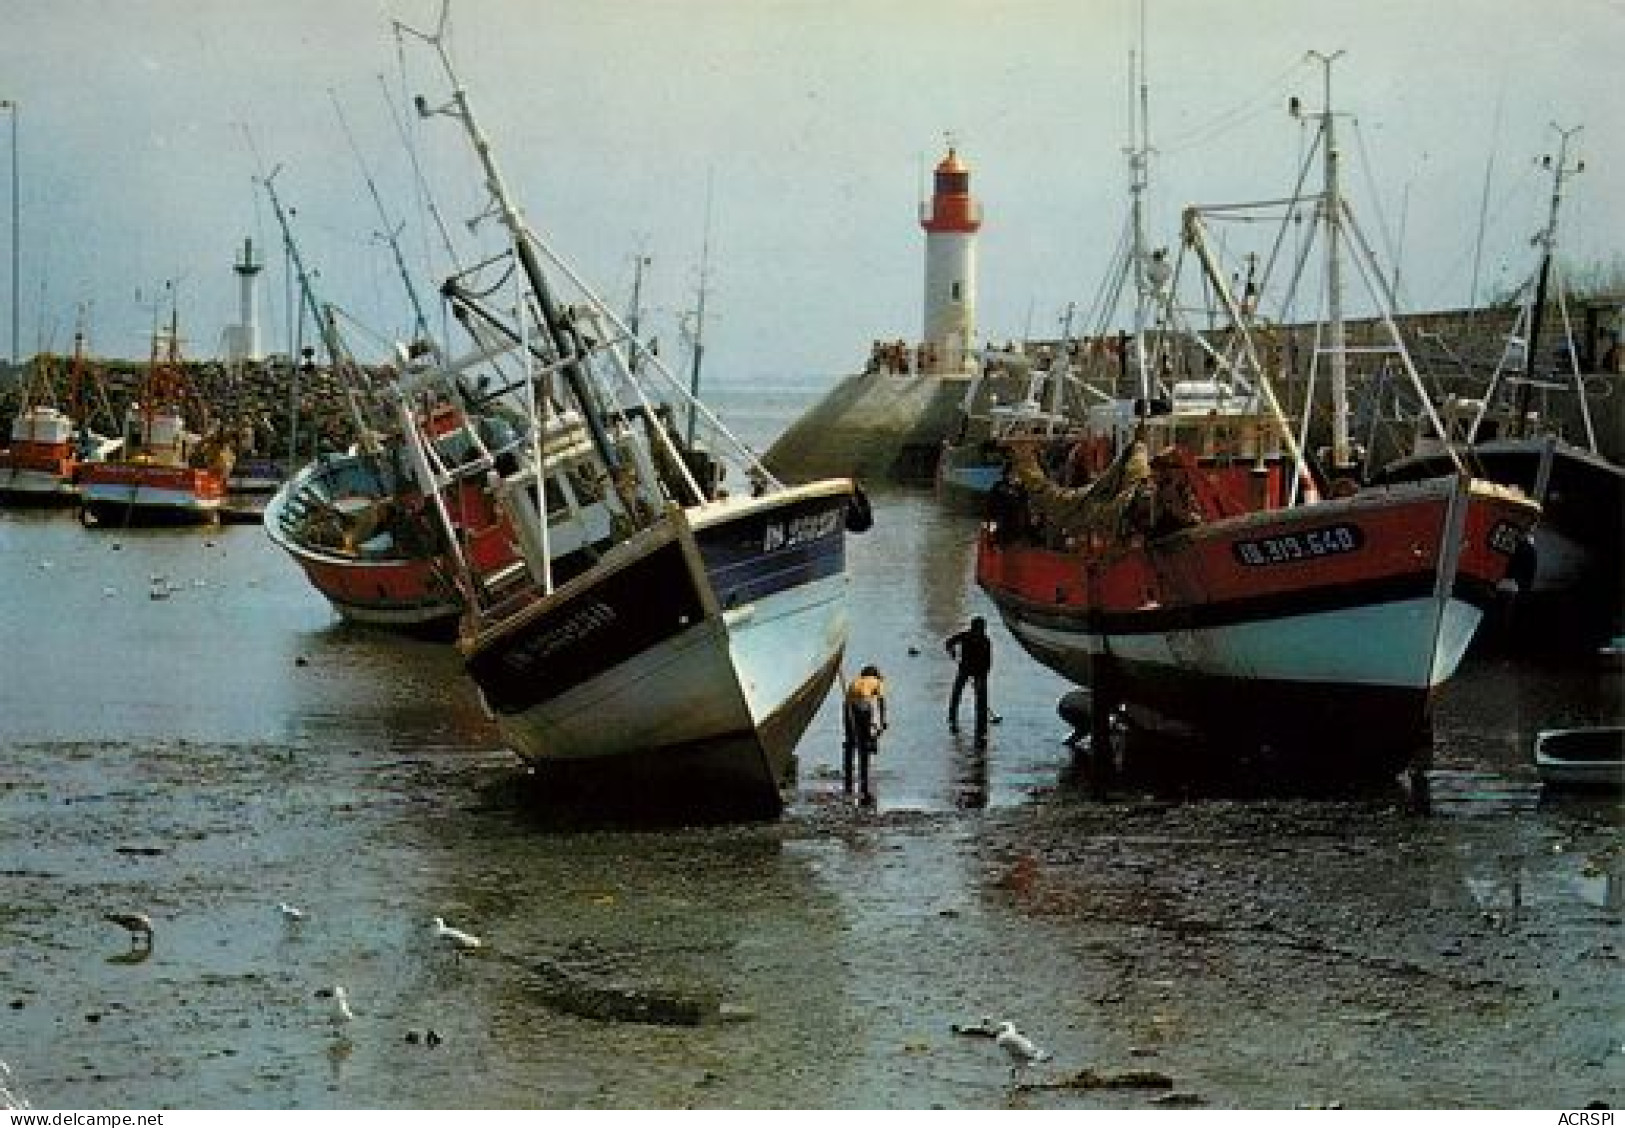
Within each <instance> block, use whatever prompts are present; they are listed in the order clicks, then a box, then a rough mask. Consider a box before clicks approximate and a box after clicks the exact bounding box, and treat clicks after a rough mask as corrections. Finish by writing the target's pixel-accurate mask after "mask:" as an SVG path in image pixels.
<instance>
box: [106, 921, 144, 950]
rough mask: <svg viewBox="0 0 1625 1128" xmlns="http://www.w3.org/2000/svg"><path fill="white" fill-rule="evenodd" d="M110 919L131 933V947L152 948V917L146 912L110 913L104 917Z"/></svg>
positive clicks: (132, 948)
mask: <svg viewBox="0 0 1625 1128" xmlns="http://www.w3.org/2000/svg"><path fill="white" fill-rule="evenodd" d="M103 919H105V920H110V921H112V922H113V923H114V924H116V925H118V926H119V927H120V928H122V929H124V931H126V932H128V933H129V934H130V948H131V950H134V949H136V948H142V947H145V948H146V949H147V950H148V951H149V952H150V951H151V950H152V918H151V917H149V916H148V915H147V914H146V913H108V914H106V916H105V917H104V918H103Z"/></svg>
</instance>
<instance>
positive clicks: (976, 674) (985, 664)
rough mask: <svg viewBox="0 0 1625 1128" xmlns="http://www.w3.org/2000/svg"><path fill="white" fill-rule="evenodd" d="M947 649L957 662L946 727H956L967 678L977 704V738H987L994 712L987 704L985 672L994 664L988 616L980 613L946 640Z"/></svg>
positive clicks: (955, 730) (985, 739) (982, 741)
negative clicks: (985, 616) (989, 722)
mask: <svg viewBox="0 0 1625 1128" xmlns="http://www.w3.org/2000/svg"><path fill="white" fill-rule="evenodd" d="M946 645H947V648H948V653H949V654H950V655H951V656H952V657H953V658H954V659H956V660H957V661H958V662H959V669H958V671H957V672H956V673H955V674H954V688H953V692H952V693H951V694H950V695H949V697H948V730H949V731H950V732H958V731H959V700H960V698H961V697H963V696H964V693H965V683H966V682H969V683H970V686H971V692H972V693H973V694H974V695H975V704H976V740H977V743H985V742H986V741H987V724H988V721H989V720H990V719H992V716H993V714H992V713H991V712H990V711H989V710H988V706H987V675H988V671H989V670H991V669H992V668H993V641H992V640H991V639H990V638H988V637H987V620H986V619H984V618H982V617H981V616H980V615H978V616H976V617H975V618H974V619H972V620H971V621H970V626H969V627H967V628H966V629H965V630H962V631H960V632H959V633H958V634H955V635H951V636H949V638H948V641H947V644H946Z"/></svg>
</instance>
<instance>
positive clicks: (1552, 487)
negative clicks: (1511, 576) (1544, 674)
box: [1372, 131, 1625, 649]
mask: <svg viewBox="0 0 1625 1128" xmlns="http://www.w3.org/2000/svg"><path fill="white" fill-rule="evenodd" d="M1572 132H1573V131H1568V132H1563V133H1562V134H1561V143H1560V145H1559V148H1558V154H1557V157H1556V160H1555V161H1550V164H1551V168H1552V173H1553V185H1552V195H1551V204H1550V209H1549V211H1548V214H1547V219H1546V224H1545V226H1544V228H1543V229H1542V230H1541V232H1540V233H1539V234H1537V235H1536V237H1535V240H1534V242H1535V244H1536V245H1537V246H1538V247H1539V248H1540V261H1539V265H1538V267H1537V269H1536V271H1535V274H1534V277H1533V279H1532V282H1533V284H1532V285H1531V286H1529V287H1526V288H1525V290H1524V293H1525V303H1524V305H1523V307H1522V309H1521V310H1520V312H1519V315H1518V319H1517V322H1516V323H1515V324H1514V326H1513V328H1512V331H1511V333H1510V334H1509V335H1508V338H1507V341H1506V346H1505V348H1504V350H1503V351H1502V354H1501V358H1500V360H1499V362H1498V363H1497V364H1496V366H1495V369H1494V371H1493V372H1492V373H1491V374H1490V377H1489V380H1488V383H1487V386H1486V388H1485V390H1484V392H1483V394H1482V396H1479V397H1475V398H1467V399H1461V398H1452V399H1450V400H1448V401H1447V402H1446V403H1444V404H1442V405H1441V407H1440V411H1439V418H1440V420H1441V421H1442V425H1443V430H1439V429H1435V427H1434V426H1433V425H1432V423H1431V421H1429V420H1428V419H1427V418H1426V417H1425V416H1422V417H1419V418H1418V420H1417V427H1416V434H1415V436H1414V438H1413V441H1412V445H1411V449H1410V451H1409V452H1408V453H1407V454H1406V455H1405V456H1403V457H1401V458H1398V459H1395V460H1394V461H1392V462H1389V463H1388V464H1387V465H1385V466H1383V467H1382V468H1381V469H1380V470H1378V471H1377V472H1376V473H1375V474H1373V476H1372V479H1373V481H1376V482H1404V481H1417V480H1420V479H1423V478H1428V477H1432V476H1436V475H1440V474H1447V473H1452V472H1453V469H1454V468H1453V460H1456V459H1460V460H1462V461H1465V462H1466V463H1467V464H1468V465H1469V466H1471V467H1472V468H1473V470H1474V472H1475V473H1478V474H1480V475H1481V476H1483V477H1485V478H1488V479H1489V480H1491V481H1494V482H1501V483H1504V484H1506V485H1511V486H1516V487H1518V488H1519V489H1521V490H1523V491H1524V492H1525V493H1526V494H1528V495H1529V496H1530V497H1532V498H1533V499H1535V500H1536V501H1538V502H1539V503H1540V504H1541V506H1542V515H1541V520H1540V524H1539V525H1538V526H1537V527H1536V529H1535V531H1534V537H1533V541H1532V544H1531V546H1530V553H1529V555H1530V558H1529V560H1528V561H1527V562H1526V565H1525V567H1523V568H1522V569H1521V574H1520V575H1519V577H1518V580H1519V586H1520V589H1521V590H1520V597H1519V599H1518V601H1517V604H1516V605H1515V606H1514V607H1513V608H1512V612H1513V613H1512V615H1510V616H1508V617H1506V621H1505V622H1504V623H1502V624H1499V626H1501V627H1505V628H1510V630H1503V631H1501V632H1500V633H1501V634H1502V635H1505V636H1510V639H1511V641H1513V642H1514V643H1515V644H1520V645H1525V646H1529V645H1533V646H1535V647H1539V648H1551V649H1574V648H1578V649H1589V648H1591V647H1595V646H1596V645H1597V644H1598V643H1600V642H1602V641H1603V640H1605V639H1607V638H1609V637H1611V636H1613V635H1615V634H1618V633H1619V632H1621V631H1622V630H1625V551H1622V537H1625V467H1622V466H1620V465H1619V464H1618V463H1616V462H1613V461H1611V460H1610V459H1609V458H1607V457H1605V456H1604V455H1603V453H1602V452H1601V450H1600V448H1599V446H1598V442H1597V433H1596V427H1595V425H1594V424H1593V421H1592V417H1591V410H1590V404H1589V397H1588V394H1587V391H1586V387H1585V378H1584V376H1583V375H1582V374H1581V371H1580V366H1579V359H1578V357H1579V351H1578V350H1577V349H1575V348H1574V347H1573V334H1572V332H1571V331H1570V325H1569V318H1568V308H1567V305H1566V303H1565V300H1564V288H1563V286H1562V283H1561V279H1560V278H1559V277H1558V276H1557V262H1556V248H1557V235H1558V215H1559V208H1560V204H1561V202H1562V198H1563V183H1564V180H1565V179H1566V178H1567V177H1568V176H1570V175H1573V174H1574V172H1576V171H1577V167H1578V166H1571V165H1570V164H1569V157H1568V142H1569V139H1570V136H1571V134H1572ZM1554 292H1555V294H1556V299H1557V300H1556V302H1555V303H1552V304H1555V305H1556V306H1557V307H1558V310H1559V312H1560V314H1561V317H1562V321H1563V325H1562V329H1563V334H1562V337H1563V343H1562V347H1561V348H1559V349H1558V350H1556V355H1555V357H1554V356H1552V355H1550V354H1548V353H1546V352H1545V351H1544V350H1543V349H1542V340H1543V335H1544V332H1545V327H1544V324H1543V322H1544V320H1545V316H1546V310H1547V306H1548V304H1549V302H1548V299H1549V297H1550V296H1551V295H1552V294H1553V293H1554ZM1554 368H1556V369H1557V370H1556V371H1554V370H1553V369H1554ZM1565 369H1566V371H1564V370H1565ZM1537 394H1539V395H1540V396H1541V398H1542V400H1546V399H1548V397H1551V396H1554V395H1558V396H1572V397H1573V398H1574V402H1575V403H1576V404H1577V405H1578V411H1577V412H1576V413H1575V414H1577V415H1578V418H1579V421H1580V426H1581V428H1582V429H1583V432H1584V433H1583V435H1580V436H1578V441H1573V440H1571V439H1570V437H1568V436H1567V435H1564V434H1563V433H1562V432H1561V430H1560V429H1559V428H1558V427H1557V426H1556V425H1555V424H1554V423H1553V422H1552V417H1551V414H1550V413H1548V412H1542V411H1539V410H1536V407H1535V396H1536V395H1537Z"/></svg>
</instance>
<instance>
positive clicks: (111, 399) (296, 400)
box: [0, 355, 376, 457]
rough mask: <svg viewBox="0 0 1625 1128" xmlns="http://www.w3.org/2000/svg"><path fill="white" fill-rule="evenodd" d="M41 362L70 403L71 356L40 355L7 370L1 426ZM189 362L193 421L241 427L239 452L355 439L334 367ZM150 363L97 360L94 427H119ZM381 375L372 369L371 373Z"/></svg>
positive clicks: (1, 378)
mask: <svg viewBox="0 0 1625 1128" xmlns="http://www.w3.org/2000/svg"><path fill="white" fill-rule="evenodd" d="M40 366H43V367H44V368H45V369H46V371H47V373H48V377H49V380H50V383H51V386H52V388H53V391H54V395H55V399H56V402H57V403H59V404H62V403H66V402H67V401H68V399H69V391H68V383H69V372H70V369H71V367H72V361H71V359H70V358H66V357H58V356H49V355H47V356H40V357H35V358H33V359H32V360H29V361H27V362H25V364H24V368H23V372H18V371H17V370H15V369H14V370H11V371H10V372H3V373H0V426H3V427H5V428H6V430H5V432H4V433H5V434H9V433H10V420H11V417H12V416H13V415H14V414H15V413H16V411H17V410H18V408H19V406H20V405H21V403H22V397H23V388H24V387H25V386H26V385H34V386H37V384H35V373H36V372H37V370H38V368H39V367H40ZM181 367H182V369H183V370H184V372H185V374H186V383H187V386H188V388H190V389H191V392H192V395H193V396H194V398H195V403H194V405H193V409H194V417H193V418H192V420H191V422H192V424H193V425H194V426H199V425H209V426H222V427H225V428H227V429H228V430H229V431H231V432H234V435H235V438H236V439H237V446H238V454H239V455H254V456H260V457H280V456H282V455H284V454H286V453H287V449H288V441H289V437H290V435H293V436H295V438H296V441H297V443H298V446H299V450H300V451H301V452H303V453H307V454H308V453H310V452H312V451H335V450H343V449H344V448H346V447H348V446H349V445H350V443H351V442H352V441H353V440H354V436H355V427H354V424H353V423H352V421H351V418H350V413H349V409H348V407H347V405H346V402H345V393H344V385H343V383H342V381H341V380H340V378H339V377H338V376H337V375H336V374H335V373H334V372H333V371H332V370H331V369H330V368H325V367H314V368H307V369H299V370H298V371H294V370H292V369H290V368H289V366H288V365H287V364H286V363H276V362H267V363H255V364H246V365H229V366H228V365H226V364H224V363H222V362H220V361H193V362H186V363H183V364H182V366H181ZM147 368H148V364H147V362H146V361H125V360H118V361H98V362H96V363H95V365H94V368H93V375H94V379H93V381H92V387H91V388H89V389H88V390H87V391H86V392H85V393H84V394H85V396H86V397H87V399H88V401H89V409H88V412H87V414H86V421H87V422H88V423H89V424H90V426H91V427H92V428H94V429H95V430H97V431H99V432H101V433H103V434H109V435H116V434H118V433H119V431H120V429H121V428H120V420H121V419H122V418H123V413H124V409H125V407H126V406H127V405H128V404H129V403H130V401H131V400H133V399H135V398H136V396H137V395H138V393H139V389H140V387H141V381H142V378H143V376H144V375H145V374H146V371H147ZM24 373H26V379H25V378H24ZM375 374H376V373H374V371H373V370H364V372H363V378H364V379H365V378H370V377H371V376H372V375H375Z"/></svg>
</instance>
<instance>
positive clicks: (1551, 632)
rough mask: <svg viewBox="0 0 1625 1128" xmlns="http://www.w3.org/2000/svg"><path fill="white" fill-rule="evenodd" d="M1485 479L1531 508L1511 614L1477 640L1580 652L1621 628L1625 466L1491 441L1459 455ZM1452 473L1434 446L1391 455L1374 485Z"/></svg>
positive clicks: (1553, 442) (1540, 441) (1553, 443)
mask: <svg viewBox="0 0 1625 1128" xmlns="http://www.w3.org/2000/svg"><path fill="white" fill-rule="evenodd" d="M1464 457H1466V458H1467V459H1468V461H1470V462H1471V464H1472V465H1473V466H1474V467H1475V468H1476V470H1477V472H1478V473H1480V474H1482V475H1483V476H1484V477H1486V478H1488V479H1489V480H1491V481H1494V482H1500V483H1502V484H1505V485H1509V486H1515V487H1517V488H1519V489H1521V490H1522V491H1523V492H1524V493H1525V494H1527V495H1528V496H1530V497H1532V498H1534V499H1535V500H1536V501H1538V502H1539V503H1540V504H1541V518H1540V523H1539V524H1538V525H1537V526H1536V527H1535V529H1534V533H1533V547H1534V555H1533V560H1532V562H1531V563H1532V567H1530V568H1528V570H1527V571H1528V574H1527V575H1523V576H1520V577H1519V578H1518V583H1519V588H1520V592H1519V598H1518V600H1517V604H1516V606H1515V607H1514V608H1513V609H1512V614H1511V615H1509V616H1506V617H1504V619H1503V620H1502V621H1498V622H1496V623H1494V624H1493V629H1492V630H1491V631H1490V632H1487V633H1486V636H1485V637H1486V638H1487V639H1490V640H1495V639H1509V640H1510V641H1513V642H1516V643H1518V644H1520V645H1529V644H1543V645H1546V646H1550V647H1552V648H1557V649H1572V648H1579V649H1589V648H1591V647H1594V646H1595V645H1596V644H1597V643H1598V642H1600V641H1602V640H1603V639H1606V638H1608V637H1611V636H1612V635H1614V634H1617V633H1619V632H1620V631H1621V630H1625V551H1622V539H1625V468H1622V467H1620V466H1618V465H1617V464H1615V463H1613V462H1610V461H1609V460H1607V459H1605V458H1602V457H1601V456H1599V455H1595V454H1592V453H1590V452H1588V451H1585V450H1582V449H1580V448H1578V447H1575V446H1572V445H1571V444H1568V443H1565V442H1561V441H1560V440H1557V439H1555V438H1551V437H1542V438H1531V439H1492V440H1487V441H1484V442H1482V443H1478V444H1476V445H1475V446H1473V447H1472V448H1471V450H1470V451H1468V452H1467V454H1466V455H1465V456H1464ZM1451 472H1452V464H1451V462H1450V459H1449V457H1448V455H1447V454H1444V453H1442V452H1440V453H1436V454H1430V455H1418V456H1412V457H1407V458H1404V459H1400V460H1397V461H1395V462H1393V463H1390V464H1389V465H1388V466H1386V467H1384V468H1383V470H1382V471H1381V472H1379V474H1378V475H1377V479H1378V480H1379V481H1382V482H1403V481H1418V480H1421V479H1425V478H1429V477H1437V476H1442V475H1446V474H1449V473H1451Z"/></svg>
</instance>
